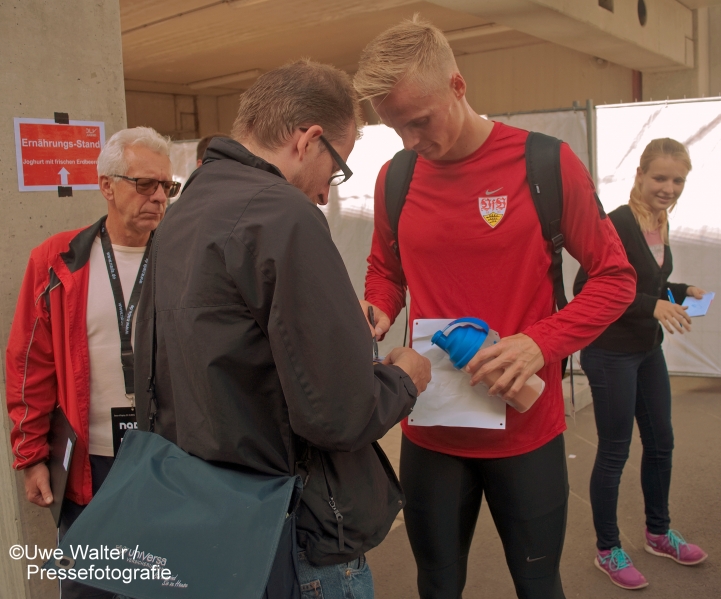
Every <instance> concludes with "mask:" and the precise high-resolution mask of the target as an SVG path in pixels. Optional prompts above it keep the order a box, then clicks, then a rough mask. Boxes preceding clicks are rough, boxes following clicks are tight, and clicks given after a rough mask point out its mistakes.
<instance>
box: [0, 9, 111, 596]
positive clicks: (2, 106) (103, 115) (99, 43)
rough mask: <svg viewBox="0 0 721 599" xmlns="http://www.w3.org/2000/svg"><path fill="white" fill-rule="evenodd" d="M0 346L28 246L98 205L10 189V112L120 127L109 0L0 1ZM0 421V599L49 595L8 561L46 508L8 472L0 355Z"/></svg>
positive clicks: (42, 526)
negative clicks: (28, 497)
mask: <svg viewBox="0 0 721 599" xmlns="http://www.w3.org/2000/svg"><path fill="white" fill-rule="evenodd" d="M0 39H1V40H2V44H0V64H2V69H0V89H2V90H3V91H2V95H3V101H2V103H0V166H1V167H2V168H0V214H2V218H0V254H1V256H2V260H0V280H2V286H0V347H2V349H3V352H2V355H3V358H4V355H5V352H4V349H5V347H6V344H7V338H8V332H9V330H10V326H11V323H12V319H13V312H14V310H15V303H16V300H17V293H18V289H19V287H20V282H21V280H22V277H23V273H24V271H25V266H26V264H27V259H28V255H29V253H30V250H31V249H32V248H33V247H35V246H36V245H38V244H39V243H41V242H42V241H44V240H45V239H47V238H48V237H49V236H50V235H53V234H54V233H57V232H59V231H63V230H67V229H75V228H79V227H82V226H84V225H87V224H90V223H92V222H94V221H95V220H97V219H98V218H99V217H100V216H101V215H102V214H103V213H104V212H105V211H106V207H105V201H104V200H103V198H102V196H101V195H100V192H99V191H75V192H74V194H73V197H71V198H59V197H58V195H57V192H49V191H47V192H23V193H21V192H19V191H18V180H17V172H16V163H15V141H14V132H13V117H30V118H53V113H54V112H67V113H68V114H69V115H70V118H71V119H74V120H91V121H104V122H105V132H106V137H109V136H110V135H112V134H113V133H114V132H115V131H117V130H118V129H121V128H123V127H125V90H124V85H123V64H122V48H121V42H120V13H119V7H118V2H117V1H116V0H110V1H106V2H88V1H87V0H64V1H63V2H57V1H54V0H22V2H19V1H8V0H0ZM2 373H3V381H2V383H3V384H2V390H1V391H0V395H2V409H0V413H1V414H2V416H1V417H0V418H1V419H2V422H1V424H2V426H0V598H3V599H4V598H7V599H10V598H12V599H26V598H27V599H29V598H32V599H40V598H43V599H45V598H48V599H49V598H50V597H57V588H56V585H55V583H45V584H39V583H38V580H37V579H32V580H30V581H27V579H26V577H25V576H24V572H25V570H26V568H25V566H26V564H25V563H24V561H12V560H10V558H9V556H8V549H9V547H10V546H11V545H13V544H15V543H21V544H23V545H25V544H28V545H30V546H32V545H34V544H36V543H37V544H38V545H40V546H43V547H52V546H54V543H55V531H54V528H53V522H52V518H51V516H50V514H49V512H48V511H47V510H42V509H41V508H35V507H34V506H30V505H29V504H28V503H27V501H26V500H25V497H24V491H23V490H22V488H21V485H22V476H21V475H20V474H18V475H17V477H16V475H15V474H14V473H13V471H12V470H11V462H12V457H11V453H10V442H9V434H8V430H9V428H8V417H7V411H6V409H5V368H4V359H3V369H2Z"/></svg>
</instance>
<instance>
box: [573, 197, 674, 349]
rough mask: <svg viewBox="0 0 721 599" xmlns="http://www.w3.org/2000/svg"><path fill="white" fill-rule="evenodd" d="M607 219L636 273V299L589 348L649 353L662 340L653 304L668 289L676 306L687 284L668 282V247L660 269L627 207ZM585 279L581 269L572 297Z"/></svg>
mask: <svg viewBox="0 0 721 599" xmlns="http://www.w3.org/2000/svg"><path fill="white" fill-rule="evenodd" d="M608 216H609V218H610V219H611V222H612V223H613V224H614V226H615V227H616V231H618V236H619V237H620V238H621V243H623V247H624V248H625V250H626V255H627V256H628V261H629V262H630V263H631V266H633V268H634V269H635V270H636V277H637V281H636V299H635V300H634V301H633V303H632V304H631V305H630V306H629V307H628V308H627V309H626V311H625V312H624V313H623V314H622V315H621V317H620V318H619V319H618V320H617V321H615V322H614V323H612V324H611V325H609V327H608V328H607V329H606V330H605V331H604V332H603V333H601V335H600V337H598V339H596V340H595V341H594V342H593V343H592V344H591V345H592V346H594V347H599V348H601V349H607V350H611V351H618V352H624V353H633V352H643V351H650V350H652V349H654V348H655V347H658V346H659V345H661V341H663V329H662V327H661V323H660V322H659V321H658V320H656V319H655V318H654V317H653V311H654V310H655V309H656V301H657V300H659V299H662V300H668V295H667V290H668V289H670V290H671V293H672V294H673V297H674V299H675V300H676V303H679V304H680V303H682V302H683V300H684V298H685V297H686V290H687V289H688V285H684V284H682V283H669V282H668V277H669V275H670V274H671V271H672V270H673V258H672V256H671V248H670V247H669V246H668V245H667V246H666V247H665V251H664V257H663V266H659V265H658V262H656V259H655V258H654V257H653V254H652V253H651V250H650V249H649V247H648V243H646V238H645V237H644V235H643V232H642V231H641V227H639V226H638V223H637V222H636V219H635V218H634V216H633V212H631V208H630V207H629V206H628V204H626V205H624V206H620V207H618V208H616V210H614V211H613V212H611V213H610V214H609V215H608ZM587 280H588V275H587V274H586V273H585V272H584V270H583V268H581V269H579V271H578V274H577V275H576V281H575V283H574V284H573V293H574V295H578V293H580V291H581V289H582V288H583V286H584V284H585V283H586V281H587Z"/></svg>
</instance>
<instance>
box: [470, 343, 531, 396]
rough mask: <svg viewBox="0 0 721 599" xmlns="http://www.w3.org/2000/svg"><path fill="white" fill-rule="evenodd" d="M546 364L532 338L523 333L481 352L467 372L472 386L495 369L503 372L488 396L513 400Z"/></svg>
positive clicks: (474, 358)
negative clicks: (499, 396) (532, 376)
mask: <svg viewBox="0 0 721 599" xmlns="http://www.w3.org/2000/svg"><path fill="white" fill-rule="evenodd" d="M544 364H545V360H544V359H543V354H542V353H541V348H540V347H538V345H536V342H535V341H534V340H533V339H531V338H530V337H529V336H528V335H524V334H523V333H519V334H518V335H511V336H510V337H505V338H503V339H501V340H500V341H499V342H498V343H496V344H495V345H492V346H491V347H487V348H485V349H481V350H479V351H478V353H477V354H476V355H475V356H473V358H471V361H470V362H468V364H467V365H466V367H465V368H464V370H465V371H466V372H468V373H470V374H471V385H477V384H478V383H480V382H481V381H482V380H483V379H484V378H485V377H486V375H488V374H490V373H491V372H493V371H494V370H499V369H500V370H503V374H502V375H501V376H500V377H499V378H498V380H497V381H496V382H495V383H494V384H493V385H492V386H491V387H490V389H489V390H488V394H489V395H501V396H502V397H503V399H505V400H513V399H515V398H516V395H518V392H519V391H520V390H521V388H522V387H523V385H524V384H525V383H526V381H527V380H528V379H529V378H530V377H531V375H533V374H536V372H538V371H539V370H540V369H541V368H543V365H544Z"/></svg>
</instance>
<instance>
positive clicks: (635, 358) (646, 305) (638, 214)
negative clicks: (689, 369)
mask: <svg viewBox="0 0 721 599" xmlns="http://www.w3.org/2000/svg"><path fill="white" fill-rule="evenodd" d="M690 170H691V160H690V158H689V155H688V152H687V150H686V148H685V147H684V146H683V144H681V143H679V142H677V141H675V140H673V139H669V138H665V139H655V140H653V141H652V142H651V143H649V144H648V146H646V149H645V150H644V152H643V154H642V156H641V162H640V166H639V167H638V169H637V172H636V180H635V184H634V187H633V189H632V190H631V197H630V199H629V202H628V204H626V205H624V206H621V207H619V208H617V209H616V210H614V211H613V212H611V213H610V214H609V217H610V219H611V221H612V222H613V224H614V225H615V227H616V230H617V231H618V235H619V237H620V239H621V242H622V243H623V245H624V248H625V250H626V254H627V255H628V260H629V262H630V263H631V265H632V266H633V267H634V268H635V270H636V274H637V283H636V299H635V300H634V302H633V303H632V304H631V305H630V306H629V308H628V309H627V310H626V312H625V313H624V314H623V315H622V316H621V318H619V319H618V320H617V321H616V322H614V323H613V324H611V325H610V326H609V327H608V329H606V331H605V332H604V333H603V334H602V335H601V336H600V337H598V339H596V341H594V342H593V343H592V344H591V345H590V346H588V347H587V348H585V349H584V350H582V351H581V366H582V367H583V370H584V372H585V373H586V375H587V376H588V381H589V383H590V385H591V392H592V395H593V408H594V412H595V416H596V427H597V429H598V452H597V454H596V462H595V465H594V469H593V474H592V475H591V506H592V508H593V523H594V526H595V528H596V536H597V543H596V546H597V548H598V552H597V555H596V558H595V564H596V566H597V567H598V568H599V569H600V570H602V571H603V572H605V573H606V574H608V576H609V577H610V578H611V581H612V582H613V583H614V584H616V585H617V586H620V587H622V588H626V589H638V588H642V587H645V586H647V585H648V582H647V581H646V579H645V578H644V576H643V575H642V574H641V573H640V572H639V571H638V570H637V569H636V568H635V567H634V566H633V563H632V561H631V559H630V558H629V556H628V554H627V553H626V552H625V551H624V550H623V549H622V548H621V541H620V538H619V530H618V525H617V521H616V505H617V502H618V487H619V483H620V480H621V473H622V471H623V467H624V465H625V463H626V460H627V459H628V454H629V448H630V445H631V436H632V434H633V421H634V417H635V418H636V421H637V422H638V428H639V430H640V432H641V441H642V444H643V457H642V460H641V486H642V489H643V497H644V503H645V512H646V535H645V536H646V543H645V549H646V551H648V552H649V553H651V554H653V555H658V556H663V557H668V558H671V559H673V560H674V561H676V562H678V563H679V564H683V565H687V566H691V565H694V564H698V563H700V562H702V561H703V560H705V559H706V557H707V555H706V553H705V552H704V551H703V550H701V549H700V548H699V547H698V546H696V545H692V544H690V543H687V542H686V541H685V540H684V539H683V537H681V535H680V534H679V533H678V532H676V531H674V530H671V529H670V518H669V511H668V494H669V487H670V484H671V455H672V451H673V429H672V426H671V387H670V383H669V378H668V371H667V369H666V361H665V359H664V356H663V351H662V349H661V341H662V339H663V331H662V328H661V327H663V328H665V329H666V330H667V331H668V332H669V333H671V334H674V333H675V332H679V333H684V331H690V330H691V319H690V318H689V316H688V315H687V314H686V310H685V308H684V307H682V306H681V305H680V304H681V303H682V301H683V299H684V298H685V297H686V296H689V297H694V298H697V299H700V298H701V296H702V295H703V293H704V292H703V290H701V289H699V288H698V287H692V286H688V285H684V284H681V283H669V282H668V278H669V275H670V274H671V270H672V268H673V264H672V257H671V249H670V247H669V243H668V212H670V211H671V210H673V208H674V206H675V205H676V202H677V201H678V199H679V197H680V196H681V193H682V192H683V188H684V184H685V182H686V176H687V175H688V173H689V171H690ZM585 282H586V273H585V272H584V271H583V270H582V269H581V270H579V272H578V275H577V277H576V282H575V285H574V292H575V293H576V294H577V293H579V291H580V290H581V288H582V287H583V285H584V283H585Z"/></svg>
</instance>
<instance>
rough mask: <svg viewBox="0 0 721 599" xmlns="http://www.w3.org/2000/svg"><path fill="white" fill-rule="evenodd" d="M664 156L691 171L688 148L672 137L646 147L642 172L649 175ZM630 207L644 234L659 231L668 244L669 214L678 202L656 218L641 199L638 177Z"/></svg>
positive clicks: (629, 202)
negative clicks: (657, 159)
mask: <svg viewBox="0 0 721 599" xmlns="http://www.w3.org/2000/svg"><path fill="white" fill-rule="evenodd" d="M663 156H669V157H670V158H673V159H674V160H678V161H679V162H681V163H682V164H683V165H684V166H685V167H686V168H687V169H688V170H689V171H690V170H691V158H690V157H689V155H688V150H687V149H686V146H684V145H683V144H682V143H681V142H678V141H676V140H675V139H671V138H670V137H663V138H660V139H654V140H652V141H651V142H650V143H649V144H648V145H647V146H646V149H645V150H644V151H643V154H641V162H640V165H639V168H640V169H641V172H643V173H647V172H648V169H649V167H650V166H651V163H652V162H653V161H654V160H656V158H662V157H663ZM677 201H678V200H677ZM628 205H629V207H630V208H631V212H633V215H634V217H635V218H636V222H637V223H638V225H639V226H640V227H641V230H642V231H643V232H644V233H650V232H652V231H655V230H656V229H659V231H660V233H661V239H663V242H664V243H665V244H668V231H667V229H668V227H667V223H668V212H670V211H671V210H673V209H674V208H675V206H676V202H674V203H673V204H671V206H669V207H668V210H663V211H662V212H661V213H660V214H659V215H658V217H657V218H655V217H654V216H653V214H652V213H651V210H650V208H649V207H648V205H647V204H646V202H644V201H643V200H642V199H641V190H640V189H639V186H638V177H636V181H635V182H634V184H633V189H632V190H631V197H630V198H629V200H628Z"/></svg>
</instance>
